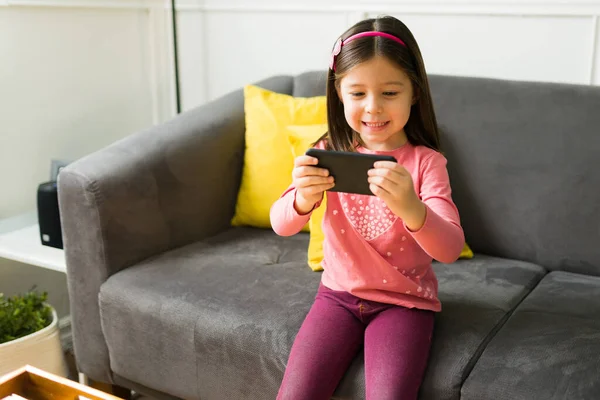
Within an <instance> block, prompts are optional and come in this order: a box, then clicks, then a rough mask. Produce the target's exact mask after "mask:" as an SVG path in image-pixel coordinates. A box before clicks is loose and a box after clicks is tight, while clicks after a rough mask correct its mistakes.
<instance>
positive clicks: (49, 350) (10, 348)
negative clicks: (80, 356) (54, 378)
mask: <svg viewBox="0 0 600 400" xmlns="http://www.w3.org/2000/svg"><path fill="white" fill-rule="evenodd" d="M0 360H1V361H0V376H2V375H4V374H6V373H8V372H11V371H14V370H16V369H18V368H21V367H23V366H24V365H27V364H29V365H32V366H34V367H37V368H39V369H42V370H44V371H47V372H50V373H52V374H55V375H59V376H62V377H67V375H68V369H67V364H66V362H65V356H64V353H63V349H62V346H61V343H60V331H59V329H58V316H57V315H56V311H55V310H54V308H53V309H52V322H51V323H50V325H48V326H47V327H45V328H44V329H41V330H39V331H37V332H34V333H32V334H30V335H27V336H24V337H22V338H19V339H15V340H11V341H10V342H6V343H2V344H0Z"/></svg>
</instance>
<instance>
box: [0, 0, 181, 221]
mask: <svg viewBox="0 0 600 400" xmlns="http://www.w3.org/2000/svg"><path fill="white" fill-rule="evenodd" d="M164 3H165V2H164V1H162V0H161V1H158V0H145V1H139V0H137V1H127V0H119V1H112V2H111V1H97V0H80V1H73V0H69V1H65V0H62V1H61V0H55V1H50V0H37V1H26V0H11V1H2V0H0V59H1V60H2V62H0V177H1V180H0V182H1V184H2V188H1V189H0V218H5V217H8V216H12V215H14V214H18V213H21V212H25V211H28V210H32V209H35V201H36V200H35V197H36V189H37V185H38V184H39V183H41V182H44V181H47V180H49V177H50V160H51V159H61V160H69V161H70V160H75V159H77V158H79V157H81V156H83V155H85V154H87V153H90V152H92V151H94V150H97V149H99V148H101V147H103V146H105V145H107V144H109V143H111V142H113V141H115V140H117V139H119V138H121V137H123V136H125V135H127V134H130V133H132V132H135V131H137V130H140V129H143V128H146V127H149V126H151V125H153V124H155V123H158V122H161V121H164V120H166V119H167V118H170V117H171V116H172V115H173V114H174V113H173V93H172V89H173V85H172V76H171V72H172V70H171V64H170V63H171V56H170V54H171V52H172V50H171V48H170V43H171V42H170V40H171V36H170V23H169V21H170V20H169V18H168V13H167V12H166V10H165V8H164V7H163V5H164Z"/></svg>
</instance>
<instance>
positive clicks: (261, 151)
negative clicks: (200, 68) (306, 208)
mask: <svg viewBox="0 0 600 400" xmlns="http://www.w3.org/2000/svg"><path fill="white" fill-rule="evenodd" d="M244 112H245V120H246V134H245V144H246V148H245V152H244V166H243V168H242V182H241V184H240V189H239V193H238V198H237V203H236V207H235V215H234V216H233V219H232V221H231V223H232V225H234V226H244V225H245V226H253V227H256V228H270V227H271V221H270V219H269V210H270V209H271V206H272V205H273V202H275V200H277V199H278V198H279V196H280V195H281V193H283V191H285V190H286V189H287V188H288V186H289V185H290V184H291V183H292V169H293V167H294V157H293V156H292V151H291V149H290V144H289V142H288V139H287V130H286V129H287V128H286V127H287V126H288V125H295V124H297V125H311V124H322V123H325V122H326V121H327V110H326V103H325V97H324V96H319V97H310V98H304V97H302V98H301V97H292V96H290V95H288V94H281V93H276V92H273V91H270V90H267V89H262V88H260V87H258V86H254V85H247V86H245V87H244ZM305 230H306V231H308V226H306V229H305Z"/></svg>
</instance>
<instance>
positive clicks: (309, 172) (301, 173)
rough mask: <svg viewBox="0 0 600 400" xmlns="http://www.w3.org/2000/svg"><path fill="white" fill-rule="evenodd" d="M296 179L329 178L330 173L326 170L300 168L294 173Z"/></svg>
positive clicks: (295, 169)
mask: <svg viewBox="0 0 600 400" xmlns="http://www.w3.org/2000/svg"><path fill="white" fill-rule="evenodd" d="M292 176H293V177H294V178H302V177H305V176H329V171H328V170H326V169H325V168H317V167H307V166H300V167H296V168H294V170H293V171H292Z"/></svg>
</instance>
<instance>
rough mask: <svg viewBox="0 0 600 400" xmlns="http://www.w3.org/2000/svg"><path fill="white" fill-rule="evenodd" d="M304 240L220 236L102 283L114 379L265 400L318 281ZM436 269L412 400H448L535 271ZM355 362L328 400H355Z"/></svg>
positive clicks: (191, 394)
mask: <svg viewBox="0 0 600 400" xmlns="http://www.w3.org/2000/svg"><path fill="white" fill-rule="evenodd" d="M307 238H308V237H307V235H306V234H300V235H296V236H293V237H290V238H282V237H278V236H276V235H275V234H274V233H273V232H271V231H269V230H259V229H251V228H237V229H231V230H229V231H226V232H224V233H223V234H221V235H217V236H215V237H212V238H210V239H206V240H204V241H202V242H198V243H195V244H192V245H189V246H187V247H184V248H180V249H177V250H174V251H171V252H168V253H164V254H162V255H160V256H157V257H154V258H152V259H149V260H146V261H144V262H142V263H140V264H138V265H136V266H134V267H132V268H128V269H127V270H124V271H122V272H120V273H118V274H115V275H114V276H112V277H111V278H110V279H109V280H108V281H107V282H106V283H105V284H104V285H103V286H102V288H101V292H100V305H101V314H102V328H103V331H104V335H105V337H106V341H107V343H108V347H109V351H110V359H111V367H112V369H113V371H115V373H117V374H118V375H119V376H122V377H124V378H126V379H128V380H130V381H133V382H138V383H139V384H142V385H144V386H147V387H150V388H152V389H155V390H159V391H165V392H169V393H171V394H173V395H175V396H178V397H182V398H186V399H205V398H206V399H217V398H227V399H272V398H275V395H276V391H277V388H278V387H279V384H280V382H281V378H282V377H283V371H284V369H285V365H286V362H287V357H288V354H289V350H290V348H291V345H292V343H293V340H294V338H295V336H296V333H297V331H298V329H299V328H300V325H301V323H302V321H303V320H304V317H305V315H306V313H307V312H308V310H309V308H310V306H311V304H312V301H313V299H314V296H315V294H316V290H317V287H318V282H319V279H320V274H318V273H314V272H312V271H311V270H310V269H309V268H308V266H307V265H306V261H305V260H306V247H307ZM435 269H436V273H437V274H438V276H439V279H440V298H441V299H442V301H443V302H444V310H443V312H442V313H440V314H438V315H437V320H436V330H435V333H434V345H433V350H432V356H431V366H430V368H429V371H428V373H427V377H426V379H425V383H424V385H423V386H424V387H423V398H426V399H436V400H443V399H457V398H458V394H459V391H460V385H461V383H462V381H463V380H464V377H466V375H467V373H468V372H469V371H470V368H471V367H472V363H473V361H474V359H475V358H476V356H477V355H478V352H479V351H480V349H481V348H482V346H483V345H484V344H485V343H486V342H487V341H488V340H489V337H490V336H491V334H492V333H493V332H495V329H496V328H497V326H498V325H499V324H500V323H502V322H503V320H504V319H505V317H506V315H507V313H508V312H509V311H510V310H511V309H512V308H514V307H515V306H516V304H518V302H519V301H520V300H521V299H522V298H523V296H525V295H526V294H527V293H528V292H529V291H530V290H531V288H532V287H533V286H534V285H535V284H536V283H537V282H538V281H539V280H540V279H541V277H542V275H543V274H544V271H543V269H542V268H541V267H539V266H536V265H533V264H528V263H524V262H519V261H511V260H502V259H495V258H491V257H486V256H478V257H477V258H475V259H473V260H463V261H459V262H457V263H455V264H452V265H443V264H436V265H435ZM232 277H233V279H232ZM124 326H127V334H126V335H124V334H123V327H124ZM362 360H363V359H362V354H361V355H359V356H358V357H357V359H356V360H355V362H354V364H353V366H352V368H351V369H350V371H349V372H348V373H347V374H346V377H345V378H344V380H343V381H342V383H341V384H340V387H339V389H338V391H337V393H336V398H337V399H360V398H363V397H361V396H364V368H363V362H362ZM361 393H362V394H361Z"/></svg>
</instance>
